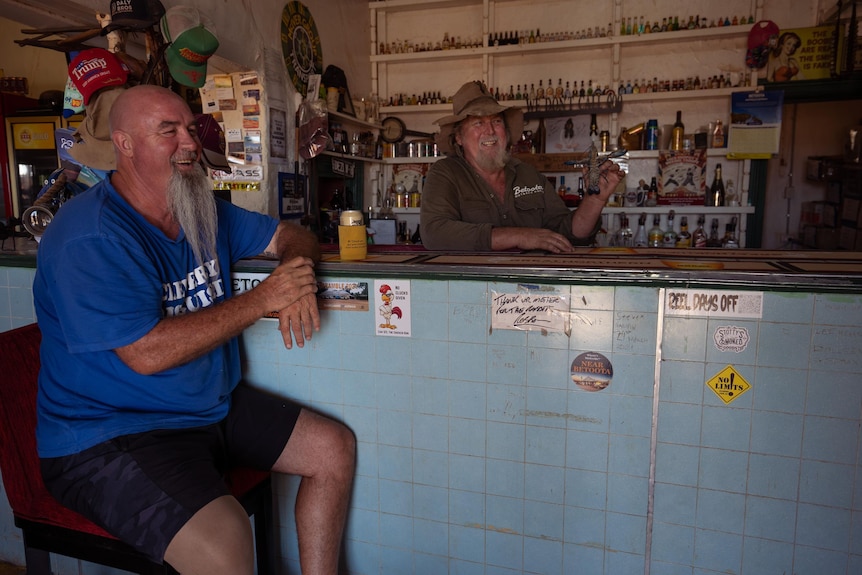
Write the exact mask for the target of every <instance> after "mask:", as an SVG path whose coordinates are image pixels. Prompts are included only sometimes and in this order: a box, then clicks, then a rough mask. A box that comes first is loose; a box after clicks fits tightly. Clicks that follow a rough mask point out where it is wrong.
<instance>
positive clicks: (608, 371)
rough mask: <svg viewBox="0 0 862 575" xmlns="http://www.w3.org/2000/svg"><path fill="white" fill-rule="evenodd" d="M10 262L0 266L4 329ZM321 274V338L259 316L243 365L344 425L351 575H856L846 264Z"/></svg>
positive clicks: (469, 265)
mask: <svg viewBox="0 0 862 575" xmlns="http://www.w3.org/2000/svg"><path fill="white" fill-rule="evenodd" d="M27 257H29V260H28V259H27ZM33 261H34V260H33V258H32V256H5V257H3V256H0V280H2V281H4V282H5V283H0V297H2V295H3V290H5V291H6V293H8V294H9V295H8V300H9V302H10V304H9V308H10V309H11V310H12V312H11V314H12V316H11V317H10V318H3V317H0V321H6V322H7V325H8V326H9V327H14V326H15V325H21V324H23V323H27V322H28V321H32V302H30V303H29V306H30V307H29V310H28V309H22V308H24V307H26V305H28V304H27V300H28V298H30V299H31V297H30V294H29V283H28V282H32V276H33V272H34V269H33ZM274 266H275V262H274V261H271V260H265V259H250V260H245V261H243V262H241V263H240V264H239V265H237V266H236V268H235V269H234V270H233V278H232V280H233V285H234V288H235V289H236V290H238V291H242V290H245V289H250V288H252V287H253V286H254V285H255V283H256V282H258V281H260V280H262V279H263V278H265V277H266V275H267V273H269V271H271V270H272V269H273V267H274ZM318 280H319V282H321V283H320V289H319V292H318V295H319V297H320V298H321V299H320V300H319V301H320V302H321V320H322V329H321V330H320V331H319V332H317V333H315V334H314V336H313V338H312V340H311V341H309V342H307V343H306V345H305V346H304V347H302V348H297V347H294V349H292V350H286V349H284V346H283V343H282V340H281V335H280V333H279V332H278V330H277V325H276V323H275V321H274V320H273V319H269V318H266V319H262V320H260V321H258V322H257V323H255V324H254V325H253V326H251V327H250V328H249V329H247V330H246V332H245V333H244V335H243V340H242V341H243V352H244V357H245V364H244V365H245V373H246V377H247V379H248V380H249V381H250V382H251V383H253V384H255V385H258V386H261V387H263V388H266V389H270V390H272V391H274V392H277V393H279V394H283V395H286V396H290V397H293V398H295V399H297V400H298V401H300V402H302V403H304V404H306V405H309V406H311V407H313V408H314V409H317V410H319V411H321V412H323V413H326V414H328V415H330V416H332V417H335V418H338V419H340V420H343V421H345V422H346V423H347V424H348V425H349V426H350V427H351V428H352V429H353V431H354V432H355V434H356V437H357V441H358V469H357V475H356V482H355V488H354V492H353V497H352V500H351V506H350V515H349V519H348V527H347V532H346V543H345V553H346V558H347V563H348V565H349V566H350V572H351V573H356V574H371V573H374V574H379V573H383V574H390V573H427V574H437V573H459V574H472V573H476V574H479V573H485V574H488V573H494V574H516V573H542V574H554V575H564V574H571V573H578V574H579V575H580V574H586V575H605V574H607V573H613V574H616V573H623V574H629V573H638V574H640V573H645V574H652V575H658V574H662V575H664V574H678V573H688V574H691V573H696V574H699V575H706V574H711V573H716V574H717V573H737V574H746V575H748V574H751V575H754V574H758V575H759V574H765V573H775V574H781V573H795V574H797V575H804V574H810V575H814V574H817V575H820V574H823V573H830V574H845V575H849V574H855V573H862V253H858V252H801V251H787V252H785V251H780V252H778V251H763V250H703V251H689V250H686V251H680V250H660V249H640V250H620V249H616V248H614V249H609V248H606V249H601V250H591V249H586V248H584V249H580V250H578V252H577V253H576V254H574V255H570V256H553V255H542V254H519V253H512V252H507V253H497V254H466V253H448V254H446V253H435V252H427V251H424V250H422V249H420V248H415V247H414V248H410V247H404V248H401V249H399V250H394V251H377V250H376V249H373V250H372V251H371V252H370V253H369V257H368V258H367V259H366V260H364V261H357V262H342V261H340V259H339V258H338V253H337V251H334V250H333V249H329V250H327V251H325V253H324V258H323V261H322V263H321V264H320V265H319V267H318ZM13 292H18V293H13ZM2 301H3V300H0V302H2ZM396 308H397V310H398V311H397V313H396V311H395V310H396ZM28 312H29V313H30V317H29V318H28V317H27V313H28ZM16 314H17V315H16ZM0 327H2V326H0ZM297 488H298V481H297V480H296V478H293V477H282V478H279V479H278V481H277V483H276V489H277V496H278V497H277V500H278V510H277V511H278V513H277V516H278V518H279V520H280V523H281V526H282V529H281V533H282V534H283V537H282V541H281V548H280V550H279V553H280V557H281V560H282V562H283V563H284V565H285V566H288V567H289V569H291V572H298V554H297V550H296V534H295V529H294V527H293V523H292V520H291V513H292V508H293V499H294V495H295V493H296V490H297ZM0 522H2V524H0V533H11V534H12V535H10V536H9V538H8V540H0V551H3V552H4V553H6V554H7V556H10V554H12V555H11V556H13V557H14V553H15V552H16V551H15V550H16V549H18V548H19V547H20V544H19V543H18V541H16V540H15V538H14V528H13V527H11V525H10V526H6V525H5V523H6V522H9V523H11V519H10V518H8V517H0ZM87 568H89V567H87ZM87 568H85V569H84V572H85V573H86V572H87V571H86V569H87Z"/></svg>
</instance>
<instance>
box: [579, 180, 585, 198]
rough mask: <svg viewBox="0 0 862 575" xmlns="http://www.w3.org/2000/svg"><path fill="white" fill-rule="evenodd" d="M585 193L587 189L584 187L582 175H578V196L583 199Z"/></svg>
mask: <svg viewBox="0 0 862 575" xmlns="http://www.w3.org/2000/svg"><path fill="white" fill-rule="evenodd" d="M586 193H587V190H586V189H585V188H584V177H583V176H578V197H579V198H580V199H582V200H583V199H584V194H586Z"/></svg>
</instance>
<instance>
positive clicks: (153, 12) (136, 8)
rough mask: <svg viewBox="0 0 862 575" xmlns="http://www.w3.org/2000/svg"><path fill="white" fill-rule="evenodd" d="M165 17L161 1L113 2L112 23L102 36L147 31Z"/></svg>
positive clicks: (122, 0)
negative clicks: (113, 33) (110, 33)
mask: <svg viewBox="0 0 862 575" xmlns="http://www.w3.org/2000/svg"><path fill="white" fill-rule="evenodd" d="M164 15H165V7H164V6H163V5H162V3H161V2H159V0H111V23H110V24H108V25H107V26H105V27H104V28H102V36H104V35H106V34H108V33H109V32H113V31H114V30H146V29H147V28H149V27H151V26H155V25H156V24H158V23H159V19H160V18H161V17H162V16H164Z"/></svg>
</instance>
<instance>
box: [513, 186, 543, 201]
mask: <svg viewBox="0 0 862 575" xmlns="http://www.w3.org/2000/svg"><path fill="white" fill-rule="evenodd" d="M544 191H545V187H544V186H542V185H536V186H529V187H527V186H515V189H514V192H515V197H516V198H520V197H521V196H529V195H532V194H541V193H544Z"/></svg>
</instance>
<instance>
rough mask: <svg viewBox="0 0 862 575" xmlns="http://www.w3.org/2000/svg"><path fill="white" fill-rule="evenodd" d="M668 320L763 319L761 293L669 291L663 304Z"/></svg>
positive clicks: (693, 290) (704, 290)
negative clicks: (680, 317)
mask: <svg viewBox="0 0 862 575" xmlns="http://www.w3.org/2000/svg"><path fill="white" fill-rule="evenodd" d="M664 313H665V315H668V316H688V317H728V318H748V319H760V318H761V317H763V292H751V291H726V290H708V289H668V290H667V293H666V295H665V301H664Z"/></svg>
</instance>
